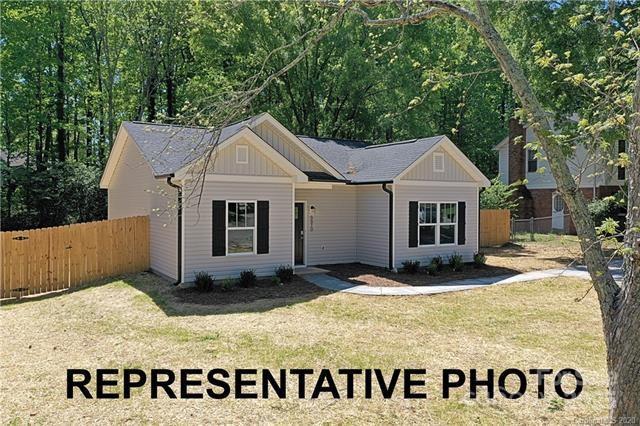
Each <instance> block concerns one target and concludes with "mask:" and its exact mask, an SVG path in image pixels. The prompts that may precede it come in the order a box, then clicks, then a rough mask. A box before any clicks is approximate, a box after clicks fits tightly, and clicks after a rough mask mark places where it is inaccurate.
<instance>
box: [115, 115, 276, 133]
mask: <svg viewBox="0 0 640 426" xmlns="http://www.w3.org/2000/svg"><path fill="white" fill-rule="evenodd" d="M262 114H264V113H261V114H257V115H252V116H250V117H247V118H243V119H241V120H238V121H234V122H233V123H229V124H227V125H226V126H224V127H222V128H223V129H224V128H227V127H230V126H234V125H236V124H240V123H242V122H243V121H249V120H252V119H254V118H256V117H259V116H260V115H262ZM124 122H125V123H133V124H144V125H149V126H165V127H182V128H185V129H199V130H211V129H212V128H211V127H205V126H193V125H185V124H175V123H152V122H150V121H137V120H131V121H129V120H124Z"/></svg>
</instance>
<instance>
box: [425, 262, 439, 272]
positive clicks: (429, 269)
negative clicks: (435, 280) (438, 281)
mask: <svg viewBox="0 0 640 426" xmlns="http://www.w3.org/2000/svg"><path fill="white" fill-rule="evenodd" d="M427 274H429V275H438V267H437V266H436V264H435V263H433V262H431V263H430V264H428V265H427Z"/></svg>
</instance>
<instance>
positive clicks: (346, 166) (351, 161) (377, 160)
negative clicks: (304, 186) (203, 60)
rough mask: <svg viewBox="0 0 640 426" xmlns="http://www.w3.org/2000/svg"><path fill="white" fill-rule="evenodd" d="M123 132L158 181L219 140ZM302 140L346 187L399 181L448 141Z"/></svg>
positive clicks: (132, 125) (197, 132)
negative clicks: (401, 174) (138, 149)
mask: <svg viewBox="0 0 640 426" xmlns="http://www.w3.org/2000/svg"><path fill="white" fill-rule="evenodd" d="M255 118H256V117H251V118H248V119H246V120H243V121H240V122H238V123H234V124H231V125H229V126H227V127H225V128H224V129H223V130H222V132H221V134H220V140H219V143H221V142H223V141H225V140H226V139H228V138H229V137H231V136H233V135H234V134H235V133H237V132H239V131H240V130H242V129H243V128H244V127H249V126H250V124H251V121H252V120H254V119H255ZM123 126H124V127H125V129H126V130H127V133H128V134H129V135H130V136H131V138H132V139H133V140H134V141H135V143H136V144H137V146H138V147H139V148H140V151H141V152H142V155H143V156H144V158H145V159H146V160H147V161H148V162H149V164H150V166H151V168H152V170H153V173H154V175H155V176H156V177H160V176H167V175H170V174H172V173H175V172H176V171H178V170H180V169H181V168H182V167H184V166H186V165H188V164H190V163H192V162H194V161H196V160H197V159H198V158H200V157H201V156H202V155H204V154H205V152H206V150H207V149H208V148H209V147H210V146H211V144H212V143H213V140H214V139H213V138H214V134H213V132H212V131H211V130H209V129H207V128H202V127H186V126H177V125H169V124H155V123H140V122H129V121H125V122H124V123H123ZM298 138H299V139H300V140H301V141H302V142H303V143H304V144H305V145H307V146H308V147H309V148H310V149H312V150H313V151H314V152H315V153H316V154H318V155H319V156H320V157H322V158H323V159H324V160H325V161H326V162H327V163H329V164H330V165H331V166H332V167H334V168H335V169H336V170H338V171H339V172H340V173H341V174H342V176H343V177H344V179H345V181H349V182H353V183H367V182H381V181H391V180H393V178H395V177H396V176H397V175H398V174H400V173H401V172H402V171H404V170H405V169H406V168H407V167H409V166H410V165H411V164H413V163H414V162H415V161H416V160H417V159H418V158H420V156H421V155H423V154H424V153H425V152H426V151H428V150H429V149H431V148H432V147H433V146H434V145H435V144H437V143H438V142H439V141H440V140H441V139H442V138H443V136H434V137H430V138H421V139H412V140H408V141H402V142H394V143H388V144H369V143H367V142H363V141H355V140H344V139H331V138H312V137H308V136H298ZM303 171H304V172H305V173H307V175H308V176H310V178H311V180H314V179H316V180H318V179H321V176H312V175H310V174H309V173H308V171H306V170H303ZM321 180H325V179H321Z"/></svg>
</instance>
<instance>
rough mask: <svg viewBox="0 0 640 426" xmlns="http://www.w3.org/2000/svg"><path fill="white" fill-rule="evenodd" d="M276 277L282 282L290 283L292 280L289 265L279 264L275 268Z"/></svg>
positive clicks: (291, 271) (291, 269)
mask: <svg viewBox="0 0 640 426" xmlns="http://www.w3.org/2000/svg"><path fill="white" fill-rule="evenodd" d="M276 277H278V278H279V279H280V281H281V282H283V283H290V282H291V281H292V280H293V268H292V267H291V266H289V265H280V266H278V267H277V268H276Z"/></svg>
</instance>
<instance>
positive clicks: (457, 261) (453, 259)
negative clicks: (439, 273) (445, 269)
mask: <svg viewBox="0 0 640 426" xmlns="http://www.w3.org/2000/svg"><path fill="white" fill-rule="evenodd" d="M463 266H464V261H463V260H462V256H460V255H459V254H458V253H453V254H452V255H451V256H449V267H450V268H451V270H452V271H462V267H463Z"/></svg>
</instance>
